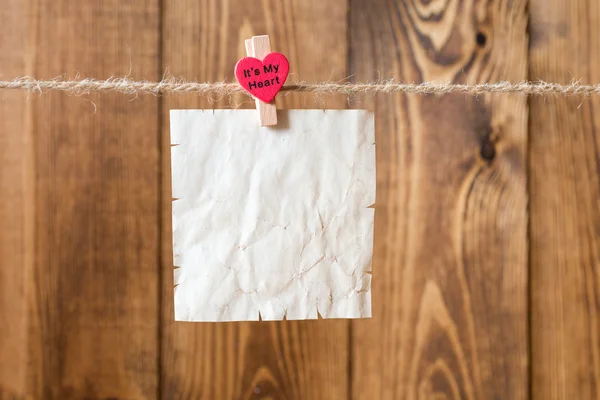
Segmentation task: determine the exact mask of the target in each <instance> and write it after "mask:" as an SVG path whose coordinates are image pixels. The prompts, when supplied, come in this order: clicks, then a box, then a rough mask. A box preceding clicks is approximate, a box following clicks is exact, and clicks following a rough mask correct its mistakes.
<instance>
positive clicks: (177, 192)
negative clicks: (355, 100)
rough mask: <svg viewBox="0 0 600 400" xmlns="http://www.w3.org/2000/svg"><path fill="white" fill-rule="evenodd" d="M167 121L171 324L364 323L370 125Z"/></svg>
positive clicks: (176, 113) (347, 119)
mask: <svg viewBox="0 0 600 400" xmlns="http://www.w3.org/2000/svg"><path fill="white" fill-rule="evenodd" d="M278 119H279V122H278V125H277V127H269V128H267V127H260V126H259V123H258V115H257V111H256V110H207V111H203V110H172V111H171V142H172V144H173V146H172V147H171V164H172V190H173V198H174V199H176V200H174V201H173V253H174V265H175V289H174V291H175V319H176V320H178V321H247V320H259V318H261V319H263V320H281V319H284V318H286V319H316V318H317V317H318V315H320V316H321V317H322V318H364V317H370V316H371V274H370V271H371V259H372V254H373V220H374V209H373V208H372V206H373V205H374V203H375V135H374V123H373V114H372V113H371V112H368V111H360V110H327V111H323V110H288V111H284V110H279V111H278Z"/></svg>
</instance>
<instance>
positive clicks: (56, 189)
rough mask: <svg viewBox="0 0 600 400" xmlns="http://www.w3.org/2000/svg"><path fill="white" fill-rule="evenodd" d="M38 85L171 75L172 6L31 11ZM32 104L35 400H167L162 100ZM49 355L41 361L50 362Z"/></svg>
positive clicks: (42, 4) (52, 4)
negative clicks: (162, 53)
mask: <svg viewBox="0 0 600 400" xmlns="http://www.w3.org/2000/svg"><path fill="white" fill-rule="evenodd" d="M29 4H30V8H29V10H28V11H29V13H28V14H29V17H30V26H31V29H30V33H29V37H30V38H31V41H32V43H31V48H32V51H31V53H30V55H29V56H30V57H31V58H30V60H31V62H32V67H31V71H32V72H31V73H32V74H33V75H35V76H36V77H39V78H42V79H47V78H54V77H56V76H60V75H63V74H68V75H69V76H70V77H73V76H74V75H75V74H77V73H79V74H81V75H82V76H84V77H96V78H107V77H110V76H113V75H120V76H124V75H127V74H129V73H130V74H131V78H133V79H148V80H156V79H158V78H159V77H160V73H159V69H158V67H159V57H158V50H159V48H160V43H159V21H160V15H159V8H158V6H159V1H158V0H145V1H137V2H131V1H126V0H107V1H102V2H87V1H86V2H82V1H75V2H74V1H70V0H37V1H31V2H30V3H29ZM132 100H134V99H132V98H131V97H128V96H123V95H118V94H109V93H102V94H100V95H90V96H83V97H73V96H69V95H66V94H62V93H47V94H44V95H43V96H36V95H32V96H31V97H30V99H29V101H30V102H31V107H32V111H31V114H30V118H31V119H30V124H31V129H32V138H33V146H34V156H33V159H34V171H35V183H34V194H33V200H34V210H33V212H34V216H35V226H34V228H35V233H34V235H35V253H34V256H35V260H34V268H33V272H32V274H31V275H30V276H29V278H28V279H31V281H32V285H33V289H34V290H33V292H32V294H31V298H30V311H29V312H30V316H31V324H30V334H31V338H30V340H29V344H30V351H31V352H33V353H32V354H34V355H35V356H34V357H31V360H30V368H31V369H30V372H29V374H30V375H29V376H30V380H29V382H28V385H29V387H28V390H29V391H30V393H31V394H32V395H33V396H34V397H35V398H44V399H51V398H56V399H82V398H89V399H100V398H102V399H105V398H119V399H121V398H123V399H124V398H128V399H130V398H135V399H139V398H154V397H156V394H157V390H158V389H157V384H158V380H157V377H158V371H157V366H158V353H157V349H158V336H157V332H158V276H159V269H158V254H159V251H158V249H159V244H158V243H159V229H158V223H159V217H158V216H159V195H160V192H159V190H160V189H159V165H160V161H159V160H160V158H159V138H160V136H159V132H158V120H159V114H158V112H159V107H158V100H157V98H155V97H153V96H147V97H140V98H137V99H135V101H132ZM38 355H39V356H38Z"/></svg>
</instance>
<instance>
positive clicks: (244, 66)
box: [235, 53, 290, 103]
mask: <svg viewBox="0 0 600 400" xmlns="http://www.w3.org/2000/svg"><path fill="white" fill-rule="evenodd" d="M289 72H290V63H289V61H288V59H287V58H286V57H285V56H284V55H283V54H281V53H269V54H267V55H266V57H265V58H264V59H263V60H262V61H260V60H259V59H258V58H253V57H244V58H242V59H241V60H240V61H238V63H237V64H236V66H235V77H236V78H237V80H238V82H239V83H240V85H242V87H243V88H244V89H246V90H247V91H248V93H250V94H251V95H252V96H254V97H256V98H257V99H259V100H261V101H264V102H265V103H270V102H271V101H273V99H274V98H275V96H276V95H277V92H279V90H280V89H281V87H282V86H283V84H284V83H285V80H286V79H287V77H288V74H289Z"/></svg>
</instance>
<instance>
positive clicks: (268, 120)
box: [245, 35, 277, 126]
mask: <svg viewBox="0 0 600 400" xmlns="http://www.w3.org/2000/svg"><path fill="white" fill-rule="evenodd" d="M245 44H246V55H247V56H248V57H254V58H257V59H259V60H261V61H262V60H263V59H264V58H265V56H266V55H267V54H269V53H271V39H270V38H269V35H263V36H253V37H252V39H246V41H245ZM256 109H257V110H258V118H259V120H260V126H273V125H277V106H276V105H275V100H273V101H271V102H270V103H264V102H263V101H261V100H259V99H256Z"/></svg>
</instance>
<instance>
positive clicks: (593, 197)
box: [529, 0, 600, 400]
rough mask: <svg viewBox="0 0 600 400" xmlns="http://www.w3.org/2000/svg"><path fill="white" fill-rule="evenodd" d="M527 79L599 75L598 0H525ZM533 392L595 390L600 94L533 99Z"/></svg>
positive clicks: (543, 395) (547, 398) (599, 348)
mask: <svg viewBox="0 0 600 400" xmlns="http://www.w3.org/2000/svg"><path fill="white" fill-rule="evenodd" d="M529 10H530V14H531V19H530V36H531V40H530V68H529V77H530V78H531V79H544V80H548V81H552V82H560V83H568V82H570V81H571V80H573V79H581V83H598V82H600V69H599V68H598V65H599V62H600V27H599V25H598V23H599V22H600V4H599V3H598V1H596V0H578V1H569V2H565V1H560V0H531V1H530V2H529ZM530 107H531V119H530V132H531V139H530V151H529V171H530V174H531V175H530V184H529V187H530V191H531V202H530V204H531V205H530V219H531V230H530V232H531V258H530V260H531V300H532V304H531V306H532V318H531V327H532V363H533V365H532V375H533V378H532V380H533V381H532V393H533V398H534V399H540V400H542V399H543V400H554V399H598V398H600V241H599V234H600V230H599V229H600V178H599V173H600V167H599V165H600V164H599V162H598V160H599V157H600V146H599V143H600V138H599V137H598V130H599V129H600V100H599V99H598V98H597V97H594V98H593V99H582V98H564V97H554V96H550V97H546V98H532V99H531V103H530Z"/></svg>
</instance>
